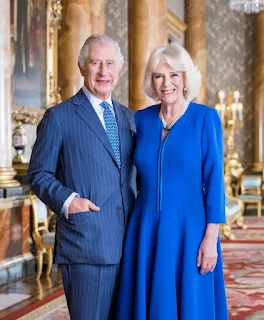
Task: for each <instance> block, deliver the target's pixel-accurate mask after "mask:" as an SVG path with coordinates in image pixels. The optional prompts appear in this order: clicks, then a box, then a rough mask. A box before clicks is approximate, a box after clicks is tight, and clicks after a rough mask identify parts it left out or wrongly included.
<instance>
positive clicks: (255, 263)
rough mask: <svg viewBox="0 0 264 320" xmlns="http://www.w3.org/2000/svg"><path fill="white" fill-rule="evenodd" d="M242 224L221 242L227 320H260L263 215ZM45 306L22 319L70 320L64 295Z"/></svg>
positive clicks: (263, 309)
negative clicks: (231, 238) (231, 237)
mask: <svg viewBox="0 0 264 320" xmlns="http://www.w3.org/2000/svg"><path fill="white" fill-rule="evenodd" d="M245 224H247V225H248V229H247V230H241V229H237V228H236V227H235V226H234V233H235V236H236V241H227V240H223V241H222V249H223V260H224V272H225V282H226V292H227V300H228V307H229V315H230V317H229V319H230V320H264V217H262V218H256V217H247V218H246V219H245ZM46 307H47V308H45V310H49V311H48V312H47V311H46V312H45V313H43V314H42V316H38V317H34V318H32V317H30V318H26V319H37V320H59V319H66V320H68V319H70V317H69V314H68V310H67V306H66V303H65V299H64V298H63V299H62V300H60V303H59V304H58V305H55V306H52V307H51V306H50V308H49V307H48V306H46ZM23 320H24V319H23Z"/></svg>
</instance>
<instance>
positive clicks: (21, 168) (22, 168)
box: [13, 163, 28, 176]
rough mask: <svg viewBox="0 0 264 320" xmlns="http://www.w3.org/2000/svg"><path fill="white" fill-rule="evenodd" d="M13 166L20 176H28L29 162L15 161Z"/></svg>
mask: <svg viewBox="0 0 264 320" xmlns="http://www.w3.org/2000/svg"><path fill="white" fill-rule="evenodd" d="M13 168H14V169H15V170H16V172H17V175H18V176H26V175H27V171H28V163H13Z"/></svg>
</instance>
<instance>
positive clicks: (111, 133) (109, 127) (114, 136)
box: [100, 101, 121, 167]
mask: <svg viewBox="0 0 264 320" xmlns="http://www.w3.org/2000/svg"><path fill="white" fill-rule="evenodd" d="M100 105H101V106H102V107H103V109H104V121H105V127H106V133H107V135H108V138H109V141H110V143H111V146H112V148H113V150H114V154H115V157H116V162H117V164H118V166H119V167H120V165H121V160H120V149H119V136H118V128H117V124H116V119H115V116H114V115H113V112H112V111H111V110H110V108H111V106H110V105H109V103H107V102H106V101H103V102H101V103H100Z"/></svg>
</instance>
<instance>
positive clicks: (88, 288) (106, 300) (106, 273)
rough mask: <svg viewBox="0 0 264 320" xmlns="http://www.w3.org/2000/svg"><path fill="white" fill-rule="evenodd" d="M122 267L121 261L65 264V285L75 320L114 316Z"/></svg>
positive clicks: (109, 319) (70, 309) (73, 319)
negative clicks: (120, 267) (118, 280)
mask: <svg viewBox="0 0 264 320" xmlns="http://www.w3.org/2000/svg"><path fill="white" fill-rule="evenodd" d="M118 269H119V264H116V265H105V266H93V265H86V264H71V265H68V264H66V265H62V277H63V285H64V291H65V295H66V299H67V304H68V309H69V312H70V316H71V320H103V319H105V320H106V319H108V320H111V319H114V317H113V313H114V310H115V301H114V300H115V299H114V298H115V294H116V284H117V275H118ZM76 297H78V299H76Z"/></svg>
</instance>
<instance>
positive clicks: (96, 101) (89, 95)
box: [82, 85, 113, 108]
mask: <svg viewBox="0 0 264 320" xmlns="http://www.w3.org/2000/svg"><path fill="white" fill-rule="evenodd" d="M82 89H83V92H84V93H85V95H86V97H87V99H88V100H89V101H90V102H91V104H92V106H99V105H100V103H101V102H103V101H106V102H107V103H109V104H110V106H111V108H113V102H112V98H111V94H110V96H109V98H108V99H106V100H102V99H100V98H98V97H96V96H95V95H94V94H93V93H91V92H90V91H89V90H88V89H87V88H86V86H85V85H83V88H82Z"/></svg>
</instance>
